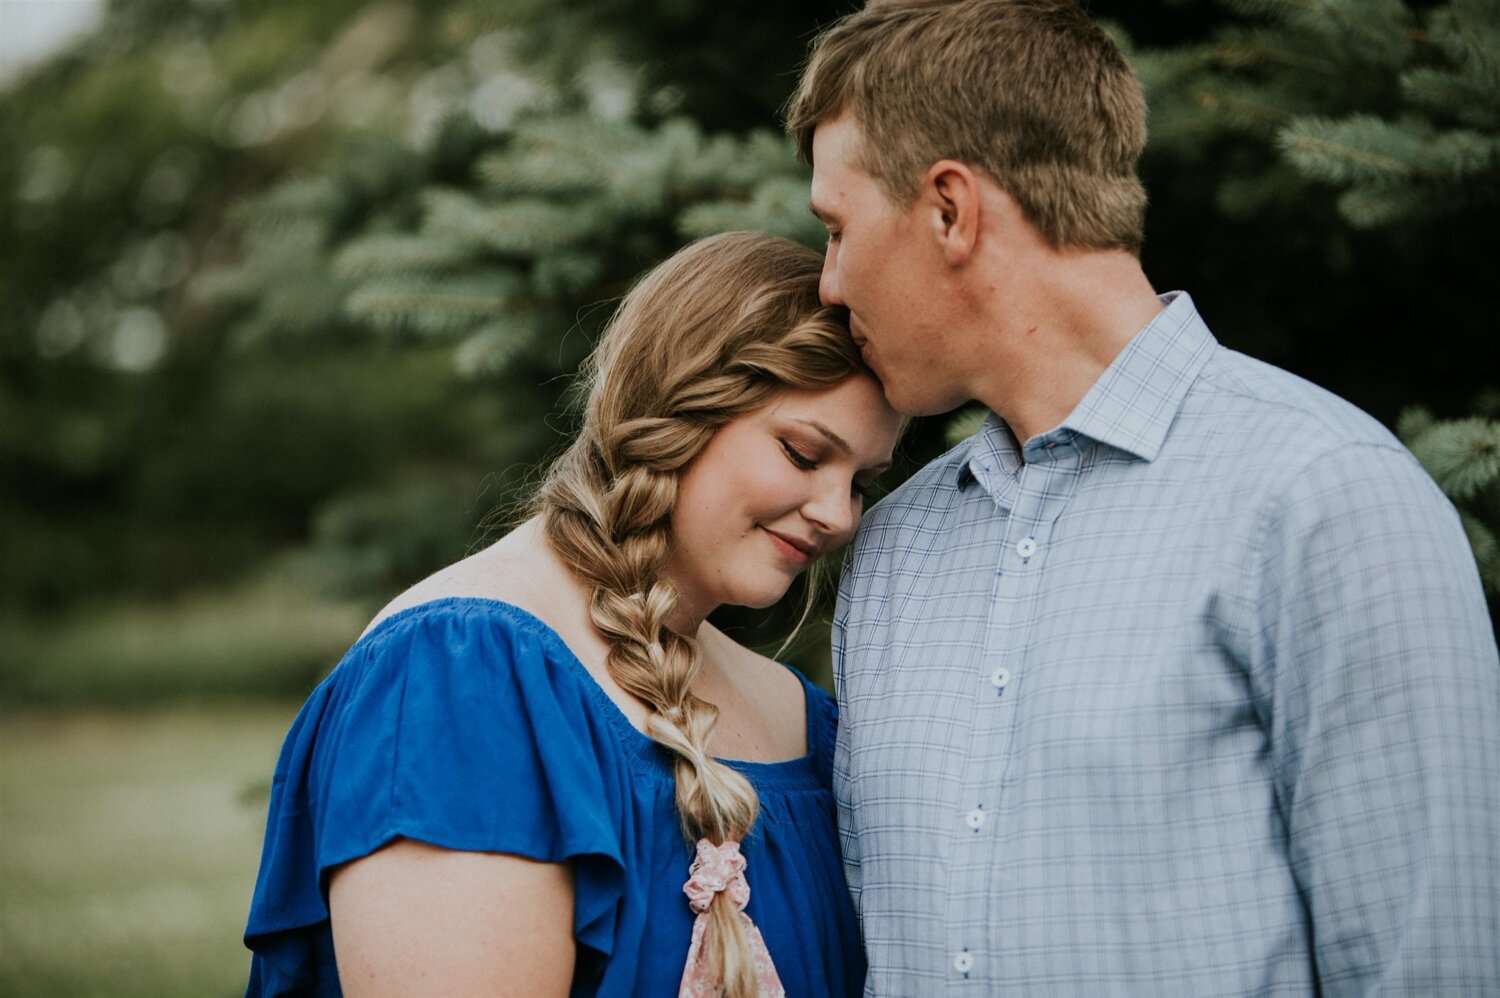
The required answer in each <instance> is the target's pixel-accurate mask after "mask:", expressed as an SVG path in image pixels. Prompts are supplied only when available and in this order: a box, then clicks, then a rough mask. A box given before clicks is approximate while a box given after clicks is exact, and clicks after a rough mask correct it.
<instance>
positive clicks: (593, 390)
mask: <svg viewBox="0 0 1500 998" xmlns="http://www.w3.org/2000/svg"><path fill="white" fill-rule="evenodd" d="M822 266H823V260H822V256H821V255H820V254H818V253H817V252H815V251H813V250H810V249H808V248H806V247H804V246H801V245H798V244H796V243H793V242H790V241H788V240H785V239H780V238H777V237H773V236H767V235H762V234H757V233H748V232H738V233H727V234H724V235H718V236H712V237H709V238H707V239H703V240H700V241H698V242H695V243H693V244H691V245H689V246H688V247H686V248H684V249H683V250H681V251H679V252H678V253H676V254H675V255H673V256H672V257H670V258H669V259H667V260H666V261H665V262H664V263H662V264H660V265H659V266H657V267H656V268H655V269H654V270H652V271H651V272H650V273H648V274H647V275H646V276H645V277H644V278H643V279H642V280H641V281H640V282H639V283H638V284H637V285H636V286H635V287H634V288H633V289H632V290H631V292H630V293H629V294H628V295H627V296H626V298H625V300H624V302H623V303H622V304H621V306H620V308H619V310H618V311H617V312H616V314H615V316H614V317H613V319H612V320H611V321H610V323H609V325H608V326H607V327H606V329H605V332H604V334H603V336H602V337H601V339H600V342H599V345H598V348H597V349H596V350H595V352H594V356H593V359H592V361H591V370H589V371H588V372H587V373H588V377H589V392H588V401H587V405H586V408H585V414H584V424H583V428H582V430H581V432H580V433H579V434H578V436H577V438H576V439H575V440H574V442H573V444H572V445H571V446H570V447H569V449H568V450H567V451H566V452H565V453H564V454H563V456H562V457H561V458H560V459H559V460H558V461H557V462H556V463H555V464H554V465H553V466H552V468H551V469H550V471H549V472H548V474H547V477H546V479H545V480H544V482H543V484H542V486H541V489H540V491H539V495H538V499H537V507H538V512H539V513H540V515H541V519H542V524H543V530H544V531H545V533H546V536H547V537H548V539H549V541H550V542H551V544H552V546H553V547H554V548H555V549H556V551H557V552H558V553H559V555H560V556H561V558H562V560H563V561H564V563H565V564H566V565H567V566H568V567H569V569H570V570H571V571H572V572H573V573H574V574H575V575H576V576H577V577H578V578H579V579H581V580H583V582H584V583H585V584H586V585H587V586H588V587H589V588H590V589H591V596H590V598H589V616H590V618H591V620H592V622H593V625H594V627H595V628H596V629H597V630H598V631H599V633H600V634H601V635H603V637H604V638H605V640H606V642H607V643H608V651H607V654H606V658H605V667H606V668H607V669H608V671H609V674H610V676H611V677H613V679H614V680H615V681H616V682H617V683H619V684H620V686H621V687H622V688H624V689H625V690H627V691H629V692H630V693H631V694H632V695H634V696H635V697H637V698H639V699H640V700H641V701H642V702H644V703H645V704H646V705H647V706H648V707H649V708H650V711H651V713H650V714H649V717H648V722H647V725H646V732H647V734H648V735H649V736H650V737H651V738H652V739H653V740H655V741H656V742H657V743H658V744H659V745H661V746H663V747H664V748H666V749H667V750H668V751H670V752H671V753H672V756H673V761H674V776H675V786H676V798H675V799H676V807H677V812H678V815H679V817H680V819H681V822H682V826H683V831H684V833H685V834H686V835H687V837H688V838H689V839H690V840H695V839H699V838H707V839H709V840H710V841H711V842H713V843H714V844H716V845H718V844H722V843H723V842H724V841H725V840H730V839H732V840H739V839H742V838H744V836H745V835H746V834H747V833H748V832H749V831H750V828H751V826H752V825H753V824H754V823H755V818H756V814H757V811H758V810H759V800H758V798H757V797H756V794H755V790H754V789H753V788H752V787H751V785H750V783H749V781H748V780H746V779H745V777H744V776H742V775H741V774H740V773H739V772H737V771H736V770H734V769H733V768H731V767H729V766H727V765H725V764H724V763H722V762H719V761H718V760H716V759H714V758H713V757H712V756H711V755H710V754H709V751H708V743H709V737H710V735H711V734H712V733H713V730H714V725H715V723H716V722H717V720H718V713H719V712H718V708H716V707H715V706H714V705H713V704H711V703H708V702H707V701H705V700H702V699H700V698H699V697H697V696H695V695H694V694H693V693H692V692H691V687H692V684H693V680H694V677H695V676H696V675H697V674H698V670H699V668H700V665H701V654H700V651H699V648H698V644H697V642H696V640H695V639H694V638H693V637H692V636H691V635H685V634H677V633H674V632H673V631H672V630H670V629H669V628H668V627H667V626H666V623H665V622H666V620H667V619H668V617H669V615H670V614H671V613H672V611H673V609H674V607H675V606H676V604H677V599H678V595H679V594H678V593H677V591H676V590H675V589H674V588H673V586H672V584H671V583H670V582H668V581H667V580H665V579H663V578H662V577H661V572H662V566H663V564H664V563H665V562H666V559H667V556H668V553H669V552H670V550H671V546H672V530H671V514H672V510H673V507H674V505H675V504H676V499H677V483H678V479H679V477H680V475H681V474H682V472H683V470H684V469H685V468H686V467H687V465H688V464H689V463H691V462H692V460H693V459H694V458H695V457H696V456H697V455H698V454H699V453H700V452H701V451H702V450H703V448H704V446H705V445H706V444H707V443H708V441H709V438H710V437H712V436H713V434H714V432H715V431H716V430H717V429H718V428H719V427H721V426H723V425H724V424H726V423H728V422H729V421H730V420H732V419H734V418H735V417H736V416H739V415H741V414H744V413H747V412H750V411H752V410H755V409H758V408H760V407H761V406H763V405H766V404H767V403H769V402H770V401H771V400H772V399H773V398H774V397H775V395H776V394H777V393H778V392H781V391H783V390H786V389H789V388H791V389H813V388H823V387H831V386H833V385H836V384H838V383H840V382H841V381H843V380H844V379H846V378H848V377H849V376H851V375H853V374H856V373H860V372H864V371H865V370H866V369H865V367H864V366H863V364H862V363H861V360H860V357H859V352H858V349H857V348H856V347H855V345H854V344H853V342H852V341H851V340H850V338H849V333H848V329H847V326H846V325H845V319H844V315H843V313H842V311H841V310H839V309H835V308H830V307H825V306H823V305H821V304H820V303H819V301H818V280H819V277H820V274H821V272H822ZM707 914H708V918H709V922H708V926H709V928H708V931H707V934H706V937H705V946H706V951H707V957H708V964H709V967H710V968H711V969H713V970H714V971H715V972H716V973H717V976H718V980H719V982H720V986H721V988H722V989H723V991H724V993H725V994H727V995H729V996H731V998H742V996H746V998H753V995H754V994H755V978H754V971H753V967H752V965H751V960H750V953H749V950H748V948H747V942H746V938H745V935H744V931H743V929H742V920H741V919H740V917H739V912H738V910H737V909H736V908H735V907H734V905H733V903H732V901H730V900H729V899H728V898H727V897H725V896H724V895H720V896H718V897H717V898H715V899H714V901H713V902H712V904H711V905H710V907H709V910H708V913H707Z"/></svg>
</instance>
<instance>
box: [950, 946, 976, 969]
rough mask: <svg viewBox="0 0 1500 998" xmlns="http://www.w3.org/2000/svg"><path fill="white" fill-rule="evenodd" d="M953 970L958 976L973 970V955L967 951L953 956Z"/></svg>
mask: <svg viewBox="0 0 1500 998" xmlns="http://www.w3.org/2000/svg"><path fill="white" fill-rule="evenodd" d="M953 969H954V970H956V971H958V972H959V973H960V974H967V973H968V972H969V971H971V970H973V969H974V954H973V953H970V952H969V951H968V950H964V951H962V952H960V953H955V954H953Z"/></svg>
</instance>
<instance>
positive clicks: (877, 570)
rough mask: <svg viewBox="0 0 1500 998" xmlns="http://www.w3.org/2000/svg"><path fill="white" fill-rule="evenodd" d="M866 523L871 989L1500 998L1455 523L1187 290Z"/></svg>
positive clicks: (1478, 677)
mask: <svg viewBox="0 0 1500 998" xmlns="http://www.w3.org/2000/svg"><path fill="white" fill-rule="evenodd" d="M1163 300H1164V301H1165V302H1167V303H1168V304H1167V307H1166V308H1165V309H1164V310H1163V311H1162V312H1161V313H1159V314H1158V316H1157V317H1156V318H1155V319H1154V320H1153V321H1152V322H1151V323H1150V324H1149V325H1147V326H1146V327H1145V328H1144V329H1143V330H1142V331H1141V332H1140V333H1138V334H1137V335H1136V337H1135V338H1134V339H1133V340H1132V341H1131V343H1130V344H1129V346H1127V347H1126V348H1125V350H1124V351H1123V352H1122V353H1121V354H1120V356H1119V357H1118V358H1116V360H1115V361H1114V363H1113V364H1112V365H1111V366H1110V367H1109V368H1108V370H1106V371H1105V372H1104V374H1103V375H1102V376H1101V377H1100V379H1099V381H1098V382H1097V383H1096V384H1095V385H1094V386H1093V388H1092V389H1091V390H1090V391H1089V392H1088V394H1087V395H1086V396H1085V397H1084V398H1083V400H1082V401H1081V402H1080V403H1079V405H1078V407H1077V408H1076V409H1075V410H1074V411H1073V413H1072V415H1070V416H1069V417H1068V418H1067V420H1066V421H1064V422H1063V424H1062V425H1061V426H1059V427H1057V428H1056V429H1054V430H1052V431H1050V432H1048V433H1045V434H1042V435H1040V436H1037V437H1034V438H1033V439H1031V440H1029V441H1027V442H1026V444H1025V447H1024V448H1018V447H1017V445H1016V443H1015V441H1014V440H1013V438H1012V437H1011V435H1010V433H1009V431H1008V430H1007V428H1006V427H1005V425H1004V424H1003V423H1002V422H1001V421H1000V420H998V419H997V418H996V417H994V416H993V415H991V417H990V418H989V420H988V421H987V422H986V423H985V425H984V427H983V428H982V429H981V430H980V431H979V433H978V434H976V435H975V436H974V437H972V438H970V439H969V440H967V441H965V442H963V443H962V444H960V445H959V446H957V447H955V448H954V449H953V450H951V451H949V452H948V453H947V454H945V455H944V456H942V457H940V458H938V459H937V460H936V461H934V462H932V463H931V464H929V465H928V466H927V467H926V468H925V469H924V470H922V471H921V472H920V473H918V474H917V475H916V476H914V477H913V478H912V479H911V480H910V481H908V482H907V483H906V484H905V485H903V486H902V487H901V488H899V489H897V490H896V491H895V492H894V493H892V494H891V495H890V496H889V497H888V498H886V499H885V500H884V501H883V502H881V503H880V504H879V505H878V506H877V507H875V509H873V510H872V511H871V512H870V513H869V514H868V516H867V517H866V519H865V523H864V526H863V527H862V529H861V530H860V533H859V535H858V537H857V539H856V541H855V543H854V545H853V547H852V548H851V550H850V552H849V556H848V561H847V563H846V568H845V573H844V577H843V584H842V588H841V591H840V594H839V604H838V610H837V614H836V618H835V622H834V663H835V676H836V682H837V685H838V693H839V701H840V704H841V707H842V720H841V725H840V730H839V740H838V752H837V757H836V762H835V773H834V783H835V790H836V792H837V795H838V802H839V821H840V826H841V832H842V838H843V846H844V849H845V855H846V863H847V866H848V874H849V882H850V885H851V890H852V892H853V894H854V898H855V903H856V906H857V907H858V909H859V911H860V913H861V917H862V922H863V928H864V933H865V942H866V946H867V948H868V951H869V957H870V968H871V969H870V977H869V979H868V982H867V986H866V992H867V993H868V994H876V995H903V996H904V995H924V996H925V995H935V994H947V993H953V994H962V993H971V994H998V993H1008V994H1017V995H1042V996H1053V995H1060V996H1075V995H1152V996H1156V995H1191V996H1195V998H1196V996H1203V995H1270V994H1277V995H1281V994H1313V993H1316V992H1318V991H1319V990H1321V993H1322V994H1323V995H1344V994H1367V993H1373V992H1379V993H1381V994H1412V995H1430V994H1437V993H1443V994H1455V995H1460V994H1461V995H1480V994H1489V995H1496V994H1500V664H1497V658H1496V650H1495V640H1494V634H1493V631H1492V629H1491V624H1490V621H1489V617H1488V614H1487V611H1486V608H1485V605H1484V601H1483V597H1482V595H1481V592H1480V585H1479V580H1478V575H1477V573H1476V571H1475V567H1474V561H1473V557H1472V555H1471V553H1470V550H1469V547H1468V545H1467V543H1466V541H1465V538H1464V534H1463V531H1462V529H1461V527H1460V526H1459V523H1458V520H1457V517H1456V516H1455V514H1454V511H1453V509H1452V507H1451V506H1450V505H1449V503H1448V502H1447V501H1446V500H1445V499H1444V497H1443V496H1442V494H1441V493H1440V492H1439V491H1438V489H1437V487H1436V486H1435V485H1434V484H1433V482H1432V481H1431V479H1430V478H1428V476H1427V475H1426V474H1425V473H1424V472H1423V471H1422V469H1421V467H1420V466H1419V465H1418V464H1417V463H1416V462H1415V460H1413V458H1412V457H1411V455H1410V454H1409V453H1408V452H1407V451H1406V450H1405V449H1404V448H1403V447H1402V446H1401V444H1400V443H1399V442H1397V441H1396V440H1395V438H1393V437H1392V436H1391V435H1390V434H1389V433H1387V432H1386V431H1385V430H1384V429H1383V428H1381V427H1380V426H1379V424H1377V423H1376V422H1375V421H1374V420H1372V419H1370V418H1369V417H1368V416H1366V415H1364V414H1363V413H1361V412H1359V411H1358V410H1356V409H1355V408H1353V407H1352V406H1350V405H1349V404H1347V403H1346V402H1343V401H1341V400H1339V399H1338V398H1336V397H1334V396H1332V395H1330V394H1328V393H1327V392H1324V391H1322V390H1321V389H1319V388H1317V387H1315V386H1313V385H1311V384H1309V383H1307V382H1305V381H1302V380H1300V379H1298V378H1296V377H1294V376H1292V375H1290V374H1287V373H1286V372H1284V371H1280V370H1277V369H1275V368H1273V367H1270V366H1268V365H1265V364H1262V363H1259V362H1257V361H1255V360H1251V359H1250V358H1248V357H1245V356H1243V355H1241V354H1238V353H1235V352H1233V351H1231V350H1227V349H1225V348H1223V347H1221V346H1219V345H1218V344H1217V343H1216V342H1215V340H1214V339H1213V337H1212V335H1211V334H1210V333H1209V331H1208V329H1207V327H1206V326H1205V325H1204V324H1203V321H1202V320H1201V319H1200V318H1199V317H1198V313H1197V311H1196V310H1195V309H1194V307H1193V303H1192V300H1191V299H1190V298H1189V297H1188V296H1187V295H1185V294H1180V293H1179V294H1176V295H1169V296H1166V297H1165V298H1164V299H1163Z"/></svg>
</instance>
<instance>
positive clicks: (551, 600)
mask: <svg viewBox="0 0 1500 998" xmlns="http://www.w3.org/2000/svg"><path fill="white" fill-rule="evenodd" d="M454 598H470V599H490V600H497V601H499V602H502V603H509V604H511V605H513V606H517V607H520V608H521V609H522V610H525V611H527V612H528V613H531V614H532V615H533V616H536V617H538V618H539V619H541V620H544V621H548V620H553V619H558V618H564V619H565V618H567V617H570V616H571V615H572V614H571V613H570V612H569V611H570V610H571V603H572V602H573V600H574V599H575V598H576V597H575V596H574V593H573V585H572V583H571V580H569V579H568V578H567V577H566V570H565V569H563V568H562V566H561V564H559V563H557V558H556V555H554V554H553V552H552V549H551V547H550V546H549V545H547V543H546V541H545V539H544V538H543V537H542V534H541V531H540V530H539V529H538V527H537V524H536V521H534V520H528V521H527V522H525V523H523V524H521V525H520V526H518V527H516V528H515V529H514V530H512V531H510V532H509V533H507V534H506V535H505V536H503V537H501V538H500V539H499V540H497V541H495V542H494V543H493V544H490V545H489V546H487V547H485V548H483V549H482V550H479V551H476V552H474V553H473V554H471V555H469V556H468V557H466V558H463V559H461V560H459V561H456V562H454V563H453V564H451V565H448V566H446V567H444V568H440V569H438V570H437V571H436V572H434V573H432V574H431V575H429V576H427V578H425V579H423V580H422V581H421V582H418V583H417V584H416V585H414V586H412V587H411V588H410V589H407V590H406V591H405V592H403V593H401V594H400V595H399V596H397V597H396V598H395V599H393V600H391V601H390V602H389V603H387V604H386V605H385V606H384V607H382V608H381V609H380V612H379V613H377V614H375V616H374V618H373V619H372V620H371V621H370V623H369V626H367V627H366V628H365V631H366V632H368V631H370V630H372V629H373V628H375V627H376V626H377V625H378V624H379V623H380V622H381V621H382V620H385V619H386V618H387V617H389V616H391V615H393V614H396V613H400V612H401V611H402V610H408V609H410V608H412V607H414V606H421V605H422V604H424V603H431V602H433V601H435V600H442V599H454Z"/></svg>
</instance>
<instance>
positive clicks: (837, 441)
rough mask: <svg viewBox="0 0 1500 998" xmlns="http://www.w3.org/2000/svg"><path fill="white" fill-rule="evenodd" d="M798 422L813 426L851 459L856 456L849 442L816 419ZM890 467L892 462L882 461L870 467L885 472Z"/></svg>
mask: <svg viewBox="0 0 1500 998" xmlns="http://www.w3.org/2000/svg"><path fill="white" fill-rule="evenodd" d="M796 422H798V423H801V424H802V425H803V426H811V427H812V428H813V429H815V430H817V431H818V432H819V433H821V434H823V436H824V437H826V438H827V439H828V442H829V443H831V444H833V445H834V446H835V447H837V448H838V449H839V450H841V451H843V452H844V453H845V454H848V455H849V456H850V457H853V456H854V448H853V447H850V446H849V442H848V441H847V440H845V439H844V438H843V437H841V436H839V435H838V434H837V433H835V432H833V431H832V430H830V429H829V428H828V427H826V426H824V425H823V424H822V423H820V422H818V421H817V420H816V419H799V420H796ZM890 466H891V462H889V461H882V462H880V463H879V464H874V465H871V466H870V467H871V468H872V469H874V470H876V471H884V470H885V469H887V468H889V467H890Z"/></svg>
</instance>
